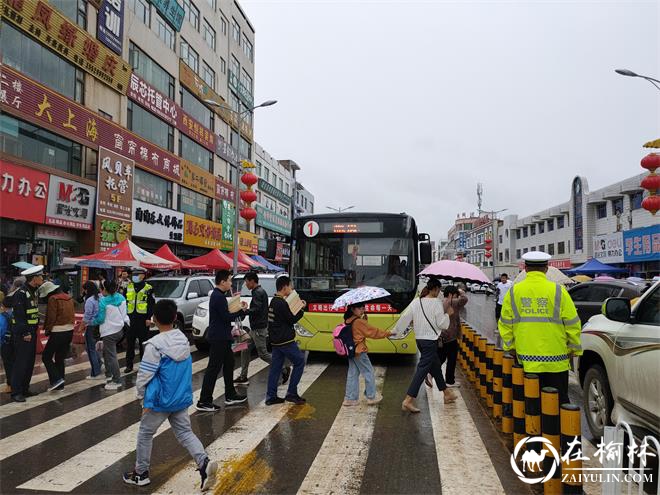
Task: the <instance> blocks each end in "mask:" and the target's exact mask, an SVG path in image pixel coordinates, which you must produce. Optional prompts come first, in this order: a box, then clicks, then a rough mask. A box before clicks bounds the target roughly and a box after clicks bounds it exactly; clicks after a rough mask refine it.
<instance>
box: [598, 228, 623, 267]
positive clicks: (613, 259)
mask: <svg viewBox="0 0 660 495" xmlns="http://www.w3.org/2000/svg"><path fill="white" fill-rule="evenodd" d="M593 248H594V258H595V259H597V260H598V261H600V262H602V263H623V232H615V233H613V234H607V235H598V236H594V237H593Z"/></svg>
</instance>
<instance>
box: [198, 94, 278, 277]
mask: <svg viewBox="0 0 660 495" xmlns="http://www.w3.org/2000/svg"><path fill="white" fill-rule="evenodd" d="M204 102H205V103H207V104H209V105H211V106H214V107H218V108H224V109H225V110H229V111H230V112H232V113H233V114H234V115H237V116H238V125H237V127H238V154H237V155H236V156H237V158H236V178H235V179H234V188H235V189H236V199H235V201H234V209H235V210H236V211H235V214H234V233H233V236H234V237H233V250H234V259H233V260H232V262H233V263H232V273H233V274H234V277H235V276H236V274H237V273H238V223H239V221H240V209H241V125H242V124H243V116H244V115H246V114H248V113H250V112H253V111H254V110H255V109H257V108H261V107H269V106H271V105H275V103H277V100H267V101H265V102H263V103H261V104H260V105H257V106H254V107H252V108H246V109H245V110H243V111H242V112H241V111H236V110H234V109H233V108H231V107H229V106H227V105H221V104H219V103H218V102H217V101H214V100H204ZM229 127H230V129H231V126H229ZM230 146H231V142H230Z"/></svg>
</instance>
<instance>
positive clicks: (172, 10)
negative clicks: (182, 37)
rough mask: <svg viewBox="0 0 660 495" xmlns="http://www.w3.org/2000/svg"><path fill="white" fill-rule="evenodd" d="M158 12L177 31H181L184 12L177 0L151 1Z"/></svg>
mask: <svg viewBox="0 0 660 495" xmlns="http://www.w3.org/2000/svg"><path fill="white" fill-rule="evenodd" d="M150 1H151V3H152V4H153V5H154V7H156V10H157V11H158V13H159V14H160V15H162V16H163V19H165V22H167V23H168V24H169V25H170V26H172V29H174V30H175V31H181V24H183V17H184V11H183V7H181V5H179V2H177V0H150Z"/></svg>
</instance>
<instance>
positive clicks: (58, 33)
mask: <svg viewBox="0 0 660 495" xmlns="http://www.w3.org/2000/svg"><path fill="white" fill-rule="evenodd" d="M116 1H117V0H114V1H113V2H111V3H115V2H116ZM174 3H176V2H174ZM2 17H3V18H4V19H6V20H7V21H9V22H11V23H12V24H14V25H15V26H16V27H18V28H19V29H21V30H22V31H24V32H25V33H27V34H28V35H30V36H32V37H33V38H36V39H37V40H38V41H40V42H41V43H42V44H44V45H45V46H47V47H48V48H50V49H51V50H53V51H54V52H55V53H57V54H59V55H60V56H62V57H63V58H65V59H67V60H69V61H70V62H72V63H73V64H75V65H77V66H78V67H80V68H81V69H83V70H84V71H86V72H88V73H89V74H91V75H92V76H94V77H95V78H96V79H98V80H99V81H101V82H103V83H105V84H107V85H108V86H110V87H111V88H113V89H115V90H117V91H119V92H120V93H122V94H126V88H127V87H128V78H129V77H130V75H131V72H132V69H131V66H130V65H129V64H128V63H126V62H125V61H124V60H123V59H122V58H121V57H118V56H117V55H116V54H115V53H113V52H112V51H111V50H109V49H108V48H106V47H105V46H103V45H102V44H101V43H100V42H99V41H98V40H96V38H94V37H93V36H91V35H90V34H89V33H87V31H85V30H84V29H81V28H80V27H78V26H77V25H76V24H74V23H73V22H71V21H70V20H69V19H68V18H67V17H66V16H65V15H64V14H62V13H60V12H59V11H58V10H57V9H55V8H54V7H53V6H52V5H50V4H49V3H48V2H47V1H45V0H5V1H4V2H3V7H2Z"/></svg>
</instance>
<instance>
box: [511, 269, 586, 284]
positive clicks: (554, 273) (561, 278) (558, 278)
mask: <svg viewBox="0 0 660 495" xmlns="http://www.w3.org/2000/svg"><path fill="white" fill-rule="evenodd" d="M545 276H546V277H547V278H548V280H550V281H551V282H555V283H558V284H562V285H567V284H572V283H575V280H571V279H570V278H568V277H567V276H566V275H564V274H563V273H562V272H561V270H560V269H559V268H555V267H554V266H549V267H548V272H547V273H546V274H545ZM525 277H527V272H526V271H525V270H523V271H522V272H520V273H519V274H518V276H517V277H516V278H515V280H514V281H513V283H514V284H517V283H518V282H520V281H521V280H524V279H525Z"/></svg>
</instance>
